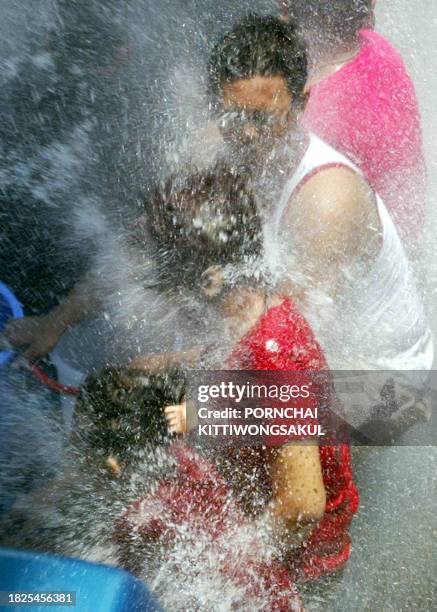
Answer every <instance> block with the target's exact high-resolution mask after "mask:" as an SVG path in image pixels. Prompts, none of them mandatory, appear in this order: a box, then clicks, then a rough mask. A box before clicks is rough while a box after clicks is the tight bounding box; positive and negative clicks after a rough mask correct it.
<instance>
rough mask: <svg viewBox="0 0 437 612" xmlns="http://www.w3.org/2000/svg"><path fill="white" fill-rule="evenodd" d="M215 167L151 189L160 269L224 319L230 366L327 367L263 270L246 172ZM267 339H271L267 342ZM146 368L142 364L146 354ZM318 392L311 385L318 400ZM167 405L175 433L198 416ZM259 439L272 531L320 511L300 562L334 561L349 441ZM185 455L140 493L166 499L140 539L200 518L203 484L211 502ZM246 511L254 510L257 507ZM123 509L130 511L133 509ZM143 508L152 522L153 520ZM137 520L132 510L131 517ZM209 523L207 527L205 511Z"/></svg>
mask: <svg viewBox="0 0 437 612" xmlns="http://www.w3.org/2000/svg"><path fill="white" fill-rule="evenodd" d="M219 168H220V172H219V173H218V174H215V175H214V174H213V173H212V172H208V173H206V174H205V175H200V176H199V175H194V176H190V177H189V178H187V179H185V180H182V181H181V180H180V179H179V180H178V179H177V178H176V177H174V178H173V181H169V182H167V184H166V185H165V186H164V188H163V189H161V190H160V191H159V193H157V194H155V196H154V198H152V202H151V204H152V210H153V216H152V219H153V221H152V234H153V236H154V238H155V240H156V242H157V244H159V245H160V246H161V248H162V250H163V252H164V260H163V265H162V270H161V278H162V279H163V280H164V283H165V284H166V285H169V286H172V287H173V289H174V290H176V291H178V290H180V289H181V288H182V289H183V290H184V291H186V290H190V291H195V292H196V293H197V295H198V297H199V299H202V300H203V301H204V302H205V303H206V304H209V305H210V306H212V307H213V308H214V309H215V311H216V312H217V315H218V316H219V317H220V318H222V319H223V320H224V323H225V325H226V326H227V327H228V328H230V331H231V337H232V346H233V348H232V349H230V350H229V352H228V357H227V359H226V367H227V368H233V369H236V370H239V369H251V370H287V371H300V372H302V373H303V374H305V373H307V372H308V371H309V370H312V371H321V370H322V371H323V370H327V369H328V366H327V363H326V360H325V357H324V355H323V352H322V349H321V348H320V346H319V345H318V343H317V341H316V339H315V337H314V334H313V332H312V330H311V328H310V326H309V325H308V323H307V322H306V321H305V318H304V317H303V316H302V314H300V313H299V312H298V310H297V308H296V307H295V305H294V303H293V302H292V300H291V299H289V298H284V297H283V296H281V295H276V294H275V292H274V291H272V290H271V289H270V288H269V285H268V282H267V281H266V278H265V276H264V275H263V268H262V254H263V244H262V224H261V218H260V215H259V212H258V210H257V207H256V202H255V199H254V197H253V195H252V194H251V192H250V190H249V189H248V187H247V185H246V181H245V180H244V179H243V178H242V177H241V176H239V175H238V174H237V175H236V174H235V172H234V171H232V170H231V169H226V167H225V166H223V165H220V166H219ZM245 229H246V231H245ZM221 342H223V340H221ZM272 345H274V346H276V347H277V348H276V349H273V350H271V348H270V347H271V346H272ZM207 350H208V349H207ZM229 353H230V354H229ZM197 359H199V357H198V358H197ZM220 365H222V363H221V364H220ZM131 368H134V369H136V370H141V368H142V364H141V360H137V361H136V362H135V363H134V364H131ZM144 368H145V370H146V371H147V368H148V363H147V360H146V362H145V364H144ZM320 401H321V399H320V397H319V396H318V395H317V394H315V397H314V402H315V404H316V405H318V404H319V403H320ZM165 414H166V417H167V420H168V423H169V428H170V430H171V431H173V432H174V433H179V434H180V433H186V432H187V431H189V430H190V429H191V427H192V426H193V425H194V422H195V415H193V414H191V413H190V412H189V413H188V414H187V408H186V404H185V403H184V402H183V403H176V404H172V405H169V406H167V407H166V409H165ZM193 416H194V418H193ZM264 444H265V445H266V446H267V447H268V448H269V450H268V451H266V452H263V453H261V460H262V463H263V464H265V465H266V466H267V467H266V469H267V471H268V472H269V473H270V480H271V494H270V495H271V501H270V504H269V506H268V516H269V521H271V523H272V527H273V529H274V531H275V533H277V534H278V536H279V539H280V540H282V538H285V540H287V538H289V537H293V536H294V537H299V535H298V536H296V532H297V534H300V535H301V534H302V530H303V531H305V528H308V527H310V528H311V527H312V526H314V523H318V522H319V521H320V519H322V523H321V524H320V525H319V526H318V528H317V530H316V531H315V532H314V534H313V535H312V536H311V548H309V549H308V550H306V552H305V554H303V553H304V551H303V550H299V555H301V556H302V559H301V565H300V566H299V571H301V572H302V573H303V574H304V575H306V576H308V577H309V576H312V577H316V576H319V575H321V574H323V573H324V572H325V571H328V572H329V571H335V570H337V569H339V567H341V566H343V565H344V564H345V563H346V562H347V559H348V557H349V549H350V539H349V536H348V533H347V531H348V527H349V523H350V520H351V519H352V516H353V514H354V513H355V511H356V509H357V499H358V496H357V491H356V488H355V485H354V483H353V478H352V471H351V466H350V455H349V454H348V451H347V448H346V449H345V452H344V449H342V448H340V447H339V448H337V447H329V448H328V447H326V448H323V449H320V450H319V448H318V446H317V445H305V444H303V445H298V446H296V445H294V444H289V443H288V439H287V438H286V437H283V438H281V439H280V440H273V439H265V440H264ZM272 447H276V448H275V450H272ZM188 454H189V457H187V456H186V453H185V452H184V451H183V449H180V448H179V447H178V451H177V453H176V456H177V458H178V461H179V462H180V465H179V476H178V478H172V479H171V480H170V481H168V480H164V482H163V483H162V484H161V486H160V487H159V488H158V490H157V492H156V494H153V495H152V496H151V499H149V498H147V499H144V500H142V501H141V502H138V504H139V505H140V506H141V507H142V508H144V509H147V507H148V506H147V504H148V502H150V503H151V505H152V507H154V505H155V502H157V500H159V504H158V505H159V506H160V507H162V508H163V516H162V518H158V519H157V517H156V516H152V514H150V515H149V513H148V511H147V510H145V514H144V515H142V517H139V518H138V520H139V521H140V522H141V521H143V522H142V524H141V525H140V526H138V525H137V527H139V532H140V533H143V535H144V536H145V538H146V539H147V537H148V535H150V534H151V533H153V532H155V535H156V533H158V532H159V533H160V534H161V535H160V536H159V537H161V536H162V537H163V538H164V539H167V536H168V533H167V530H168V529H170V528H171V527H170V526H169V525H166V518H165V517H166V516H167V515H169V516H173V517H174V516H175V515H177V516H178V518H177V519H175V520H176V521H183V520H187V521H190V520H192V521H193V523H196V522H197V521H199V520H200V523H201V524H203V523H202V520H201V519H199V517H198V514H199V515H201V514H202V513H201V510H200V509H199V508H201V507H203V506H202V504H204V503H205V499H204V495H205V491H206V492H207V498H208V502H211V503H213V502H214V496H215V495H216V493H214V491H213V492H211V490H210V484H211V483H210V482H209V480H210V476H207V477H203V476H201V475H200V476H199V475H198V470H199V469H198V468H197V469H196V467H195V466H191V467H190V468H187V465H191V463H192V462H193V461H194V463H195V456H194V458H193V455H192V454H190V453H188ZM246 459H247V455H246V454H244V455H243V459H242V460H241V462H240V463H241V466H240V468H239V469H238V470H235V463H233V467H234V469H233V470H232V474H231V475H230V477H229V479H230V481H235V480H236V479H237V480H238V479H239V478H240V470H242V471H244V470H245V461H246ZM204 471H205V470H204V469H203V470H202V473H203V472H204ZM249 471H250V470H249ZM203 478H206V479H207V480H204V481H203V480H202V479H203ZM178 479H179V481H178ZM198 481H200V482H198ZM202 482H204V484H205V487H204V489H202V486H201V485H202ZM207 482H208V483H209V484H207ZM246 486H247V484H246ZM251 487H252V488H253V483H252V485H251ZM240 488H243V489H245V487H244V486H243V487H241V483H240V482H239V483H238V485H237V489H238V491H237V492H238V495H239V496H241V495H243V497H244V495H245V494H246V492H245V491H243V492H242V491H241V490H240ZM249 488H250V487H249ZM255 488H256V487H255ZM198 489H199V490H198ZM325 489H326V490H325ZM202 491H203V493H202ZM340 493H341V497H342V499H343V502H342V504H340V506H338V505H335V510H334V506H333V505H332V500H335V499H337V498H338V497H339V495H340ZM189 498H190V499H191V500H196V499H197V501H198V503H197V502H195V501H192V502H191V504H190V505H189V506H188V507H189V513H188V514H189V515H190V516H188V515H187V513H186V511H185V510H182V509H181V508H180V506H181V504H182V505H184V504H183V502H182V500H184V499H189ZM202 500H203V501H202ZM138 504H136V505H138ZM178 507H179V508H180V509H179V510H178V509H177V508H178ZM325 509H326V513H327V514H326V516H325ZM249 512H250V513H251V515H253V514H256V510H254V509H253V507H251V509H250V510H249ZM133 513H134V515H135V511H133ZM334 515H335V516H337V517H341V520H340V518H335V516H334ZM128 516H129V517H131V514H130V511H128V512H127V513H126V517H128ZM147 517H149V518H150V520H151V521H152V522H153V525H154V527H153V528H152V527H150V529H149V526H148V524H147ZM190 517H191V518H190ZM322 517H323V518H322ZM136 520H137V518H136V515H135V516H133V517H132V518H129V520H128V522H129V521H133V523H135V521H136ZM212 520H213V522H214V521H216V520H218V519H216V518H215V517H212ZM337 523H338V524H337ZM340 523H341V524H340ZM205 525H206V526H207V527H206V528H207V529H208V528H211V525H209V522H208V520H207V519H205ZM208 525H209V527H208ZM125 527H126V525H125ZM131 527H132V525H131ZM128 531H129V529H128ZM135 533H137V530H136V528H135ZM321 534H322V535H321ZM323 550H324V551H325V552H324V553H323V552H322V551H323ZM317 551H319V552H317ZM294 561H296V559H295V560H294ZM323 568H325V569H323Z"/></svg>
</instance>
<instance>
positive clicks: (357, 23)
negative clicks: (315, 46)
mask: <svg viewBox="0 0 437 612" xmlns="http://www.w3.org/2000/svg"><path fill="white" fill-rule="evenodd" d="M283 4H284V6H286V7H287V8H288V12H289V16H290V18H291V19H292V20H294V21H295V23H296V24H297V25H298V28H299V30H300V31H301V32H302V34H303V35H304V36H305V35H306V36H307V37H308V36H311V37H313V36H314V35H316V36H317V37H318V38H320V46H329V45H332V44H342V43H343V44H344V43H349V42H352V41H353V40H355V39H356V36H357V33H358V31H359V30H361V29H362V28H364V27H366V26H368V25H369V23H370V18H371V14H372V2H371V0H329V2H327V1H326V0H287V1H285V2H284V3H283Z"/></svg>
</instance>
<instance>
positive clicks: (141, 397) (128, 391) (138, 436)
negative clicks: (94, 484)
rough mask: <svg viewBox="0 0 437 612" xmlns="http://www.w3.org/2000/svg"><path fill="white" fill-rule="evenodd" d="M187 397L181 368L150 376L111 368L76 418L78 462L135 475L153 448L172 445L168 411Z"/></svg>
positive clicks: (86, 392) (84, 395)
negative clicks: (170, 404)
mask: <svg viewBox="0 0 437 612" xmlns="http://www.w3.org/2000/svg"><path fill="white" fill-rule="evenodd" d="M184 392H185V376H184V373H183V372H182V370H179V369H178V368H172V369H171V370H169V371H167V372H165V373H163V374H151V375H149V376H148V377H145V376H135V373H134V372H132V371H131V370H129V369H128V368H115V367H109V366H108V367H106V368H104V369H103V370H102V371H101V372H98V373H96V374H92V375H90V376H89V377H88V378H87V380H86V381H85V383H84V385H83V386H82V389H81V392H80V395H79V397H78V399H77V402H76V406H75V411H74V417H73V427H72V432H71V447H72V452H73V454H74V456H75V458H76V459H77V461H78V463H79V464H80V465H81V466H82V467H83V468H84V469H86V470H91V469H97V470H100V469H106V470H107V471H108V473H109V474H113V475H115V476H118V475H119V474H121V473H122V472H125V471H127V473H128V474H131V473H132V471H133V470H134V469H135V466H136V465H137V464H138V463H139V462H141V461H143V460H144V456H145V452H146V450H147V449H154V448H156V447H157V446H162V445H165V444H169V443H170V441H171V436H169V434H168V429H167V422H166V419H165V416H164V412H163V409H164V407H165V406H167V405H168V404H169V403H172V402H178V401H181V399H182V397H183V394H184Z"/></svg>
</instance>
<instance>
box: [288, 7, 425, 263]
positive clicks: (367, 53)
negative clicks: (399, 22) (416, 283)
mask: <svg viewBox="0 0 437 612" xmlns="http://www.w3.org/2000/svg"><path fill="white" fill-rule="evenodd" d="M280 4H281V6H282V7H283V8H284V10H285V15H286V17H287V18H291V19H292V20H293V21H294V22H295V23H296V24H297V26H298V27H299V30H300V32H301V33H302V35H303V37H304V38H305V40H306V43H307V46H308V52H309V78H308V85H307V91H308V92H309V100H308V104H307V107H306V111H305V115H304V119H303V122H304V125H305V128H306V129H308V130H309V131H310V132H313V133H314V134H317V136H319V137H320V138H322V139H323V140H324V141H325V142H327V143H328V144H329V145H331V146H332V147H333V148H334V149H336V150H338V151H339V152H341V153H343V154H344V155H346V156H347V157H349V158H350V159H351V160H352V161H353V162H355V163H356V164H357V165H358V167H359V168H360V169H361V170H362V172H363V173H364V176H365V178H366V180H367V181H368V182H369V184H370V185H371V186H372V188H373V189H374V190H375V191H376V192H377V193H379V195H380V196H381V197H382V198H383V200H384V202H385V204H386V206H387V208H388V210H389V212H390V214H391V215H392V216H393V219H394V221H395V223H396V225H397V228H398V230H399V233H400V235H401V238H402V239H403V240H404V243H405V245H406V246H407V248H408V249H409V250H411V251H412V253H413V254H414V252H415V250H417V247H419V246H420V239H421V233H422V229H423V224H424V214H425V182H426V168H425V161H424V154H423V147H422V134H421V122H420V112H419V107H418V103H417V99H416V94H415V90H414V85H413V82H412V80H411V78H410V76H409V75H408V72H407V69H406V67H405V64H404V62H403V60H402V58H401V57H400V55H399V53H398V52H397V51H396V50H395V49H394V48H393V47H392V45H391V44H390V43H389V42H388V41H387V40H386V39H385V38H384V37H383V36H381V35H380V34H378V33H377V32H374V31H373V29H372V28H373V22H374V14H373V9H374V5H375V2H372V1H371V0H330V1H329V2H324V1H323V0H283V1H281V2H280Z"/></svg>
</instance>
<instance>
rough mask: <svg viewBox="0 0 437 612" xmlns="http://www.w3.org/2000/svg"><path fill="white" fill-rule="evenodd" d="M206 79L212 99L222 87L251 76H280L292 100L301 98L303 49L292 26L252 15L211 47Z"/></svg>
mask: <svg viewBox="0 0 437 612" xmlns="http://www.w3.org/2000/svg"><path fill="white" fill-rule="evenodd" d="M208 76H209V89H210V92H211V94H212V96H213V97H214V98H217V97H219V96H220V92H221V90H222V87H223V85H224V84H226V83H232V82H233V81H235V80H238V79H247V78H251V77H253V76H282V77H284V79H285V80H286V82H287V86H288V89H289V91H290V92H291V93H292V94H293V99H295V98H300V97H301V96H302V94H303V90H304V87H305V83H306V80H307V58H306V51H305V46H304V44H303V42H302V40H301V37H300V36H299V35H298V33H297V29H296V27H295V26H294V24H293V23H292V22H288V23H285V22H283V21H281V20H280V19H277V18H276V17H265V16H260V15H254V14H252V15H249V16H248V17H246V18H245V19H242V20H241V21H239V22H238V23H237V24H236V25H235V26H234V27H233V29H232V30H231V31H230V32H229V33H228V34H226V35H225V36H224V38H223V39H222V40H221V41H220V42H219V43H218V44H217V45H216V46H215V47H214V49H213V51H212V53H211V56H210V59H209V65H208Z"/></svg>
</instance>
